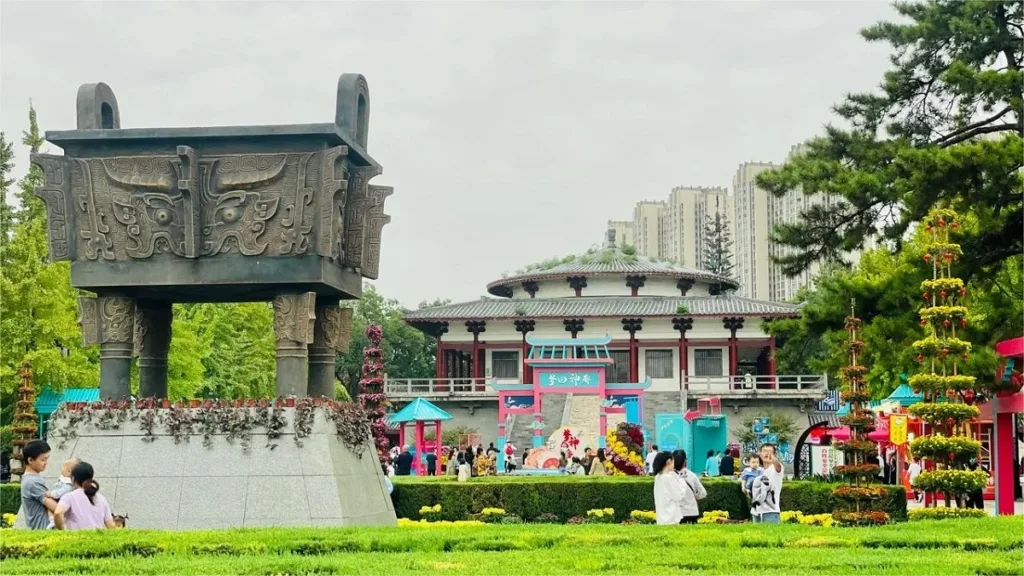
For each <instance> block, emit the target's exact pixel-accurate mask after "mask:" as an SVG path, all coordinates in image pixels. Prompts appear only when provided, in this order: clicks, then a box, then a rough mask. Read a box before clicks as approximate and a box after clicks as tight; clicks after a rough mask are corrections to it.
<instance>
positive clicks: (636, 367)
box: [629, 332, 640, 382]
mask: <svg viewBox="0 0 1024 576" xmlns="http://www.w3.org/2000/svg"><path fill="white" fill-rule="evenodd" d="M629 349H630V353H629V355H630V359H629V381H630V382H638V381H639V380H640V344H639V343H638V342H637V341H636V332H632V333H630V335H629Z"/></svg>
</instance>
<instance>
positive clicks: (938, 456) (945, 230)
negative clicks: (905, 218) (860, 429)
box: [909, 209, 988, 504]
mask: <svg viewBox="0 0 1024 576" xmlns="http://www.w3.org/2000/svg"><path fill="white" fill-rule="evenodd" d="M924 226H925V230H926V231H928V232H930V233H931V237H932V242H931V244H929V245H928V247H927V250H926V251H925V253H924V255H923V258H924V260H925V262H928V263H929V264H931V266H932V279H931V280H925V281H924V282H922V283H921V297H922V298H924V301H925V303H924V305H923V306H922V307H921V310H920V316H921V325H922V326H924V327H925V331H926V334H927V336H926V337H925V338H923V339H921V340H918V341H916V342H914V351H915V352H917V360H918V362H920V363H921V364H922V365H924V367H925V370H926V371H925V372H922V373H920V374H914V375H913V376H911V377H910V379H909V382H910V386H911V387H912V388H913V389H914V390H916V391H921V392H923V394H924V400H925V401H924V402H921V403H919V404H915V405H913V406H911V407H910V408H909V412H910V413H911V414H913V415H915V416H917V417H919V418H921V419H922V420H923V421H924V422H926V423H927V424H928V425H929V427H928V428H929V429H928V432H930V433H929V434H926V435H923V436H920V437H918V438H914V440H913V441H912V442H911V443H910V452H911V453H912V454H913V455H914V456H915V457H916V458H924V459H925V461H926V466H925V467H926V470H925V471H924V472H921V474H920V475H918V477H917V479H916V480H915V481H914V485H915V486H916V487H917V488H918V489H919V490H921V491H923V492H925V493H926V494H935V493H942V494H944V495H945V496H946V498H947V504H948V501H949V499H950V498H955V499H956V500H957V501H958V502H959V501H962V500H961V499H962V498H964V497H965V496H966V495H967V494H969V493H971V492H973V491H975V490H981V489H982V488H984V487H985V484H987V483H988V474H987V473H986V472H984V471H982V470H976V471H973V472H970V471H966V470H963V469H962V468H963V467H964V466H965V465H967V464H969V463H970V462H971V460H973V459H976V458H977V457H978V454H979V452H980V450H981V442H979V441H978V440H976V439H974V438H972V437H971V427H970V425H969V422H970V421H972V420H974V419H975V418H977V417H978V416H979V414H980V411H979V410H978V407H977V406H974V405H973V403H974V401H975V400H976V398H977V395H976V391H975V386H976V382H975V378H974V376H970V375H967V374H962V373H961V363H962V362H964V361H966V360H967V358H968V354H969V353H970V351H971V343H970V342H968V341H966V340H962V339H960V338H959V337H958V336H957V330H958V329H959V330H963V329H964V328H966V327H967V307H966V306H965V305H964V304H965V298H966V296H967V288H966V287H965V286H964V281H963V280H962V279H960V278H957V277H954V276H953V274H952V267H953V263H955V262H956V261H957V260H958V259H959V258H960V257H961V255H962V254H963V252H962V250H961V248H960V245H959V244H956V243H953V242H952V241H951V238H950V236H951V235H952V233H953V231H956V230H959V229H960V223H959V222H958V221H957V214H956V212H954V211H952V210H948V209H939V210H934V211H932V213H931V214H930V215H929V216H928V218H926V219H925V221H924Z"/></svg>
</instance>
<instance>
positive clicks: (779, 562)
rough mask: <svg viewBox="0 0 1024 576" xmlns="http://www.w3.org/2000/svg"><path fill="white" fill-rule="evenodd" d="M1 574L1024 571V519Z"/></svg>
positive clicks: (594, 535)
mask: <svg viewBox="0 0 1024 576" xmlns="http://www.w3.org/2000/svg"><path fill="white" fill-rule="evenodd" d="M0 539H2V542H0V574H4V576H8V575H14V574H247V575H248V574H251V575H264V574H266V575H270V574H415V575H416V576H421V575H429V574H445V575H448V576H451V575H452V574H458V575H459V576H466V575H473V574H485V575H488V576H499V575H502V574H518V575H523V576H526V575H533V574H572V575H575V576H578V575H580V574H599V573H600V574H642V575H645V576H646V575H652V574H679V573H688V572H698V571H699V572H703V573H708V574H741V573H751V574H899V575H900V576H918V575H921V576H924V575H928V576H931V575H939V574H970V575H997V574H1000V575H1001V574H1024V520H1022V519H1021V518H1019V517H1016V518H1001V519H991V518H989V519H982V520H946V521H938V522H934V521H933V522H920V523H910V524H898V525H892V526H885V527H879V528H819V527H809V526H799V525H782V526H758V525H751V524H740V525H698V526H680V527H658V526H619V525H584V526H561V525H559V526H555V525H513V526H483V527H481V526H473V527H424V528H373V529H368V528H364V529H355V528H352V529H336V528H330V529H315V528H270V529H246V530H225V531H213V532H156V531H134V530H125V531H104V532H95V533H68V532H50V533H38V532H37V533H30V532H18V531H4V532H3V533H2V535H0Z"/></svg>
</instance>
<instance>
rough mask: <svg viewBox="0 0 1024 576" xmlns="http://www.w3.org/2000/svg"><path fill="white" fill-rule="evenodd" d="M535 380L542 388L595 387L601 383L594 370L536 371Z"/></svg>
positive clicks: (597, 373)
mask: <svg viewBox="0 0 1024 576" xmlns="http://www.w3.org/2000/svg"><path fill="white" fill-rule="evenodd" d="M537 382H538V383H539V384H540V386H541V387H542V388H597V387H598V385H599V384H600V383H601V377H600V373H599V372H598V371H596V370H580V371H573V372H547V371H538V372H537Z"/></svg>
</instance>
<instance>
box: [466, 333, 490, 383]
mask: <svg viewBox="0 0 1024 576" xmlns="http://www.w3.org/2000/svg"><path fill="white" fill-rule="evenodd" d="M466 330H468V331H469V332H470V333H472V334H473V357H472V363H473V384H474V386H475V389H476V391H477V392H483V391H484V390H486V389H487V386H486V385H485V384H483V383H482V382H480V380H481V379H483V377H484V371H483V363H482V362H480V333H481V332H486V331H487V322H485V321H483V320H467V321H466Z"/></svg>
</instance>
